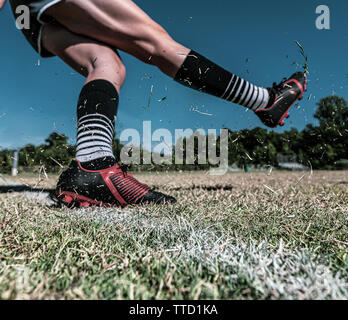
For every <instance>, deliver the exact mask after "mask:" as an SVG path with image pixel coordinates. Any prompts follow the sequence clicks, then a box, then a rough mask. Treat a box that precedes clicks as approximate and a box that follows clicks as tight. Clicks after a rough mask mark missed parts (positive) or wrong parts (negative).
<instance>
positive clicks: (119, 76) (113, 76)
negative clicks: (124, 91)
mask: <svg viewBox="0 0 348 320" xmlns="http://www.w3.org/2000/svg"><path fill="white" fill-rule="evenodd" d="M87 62H88V64H87V66H86V69H87V72H88V76H87V78H101V79H106V80H109V81H110V82H112V83H114V85H115V86H116V87H118V88H121V87H122V85H123V83H124V81H125V78H126V68H125V66H124V64H123V63H122V61H121V58H120V57H119V55H118V53H117V52H116V51H115V50H113V49H112V48H109V47H105V46H100V47H99V48H96V49H94V50H91V52H90V54H89V56H88V60H87Z"/></svg>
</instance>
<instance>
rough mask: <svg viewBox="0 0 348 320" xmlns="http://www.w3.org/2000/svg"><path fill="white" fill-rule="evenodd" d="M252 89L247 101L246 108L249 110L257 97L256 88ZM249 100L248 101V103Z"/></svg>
mask: <svg viewBox="0 0 348 320" xmlns="http://www.w3.org/2000/svg"><path fill="white" fill-rule="evenodd" d="M252 87H253V89H252V92H251V94H250V97H249V98H248V99H247V101H246V102H247V104H248V105H247V108H249V109H251V106H252V105H253V104H254V102H255V100H256V97H257V92H258V89H257V87H256V86H254V85H253V86H252ZM249 100H250V101H249Z"/></svg>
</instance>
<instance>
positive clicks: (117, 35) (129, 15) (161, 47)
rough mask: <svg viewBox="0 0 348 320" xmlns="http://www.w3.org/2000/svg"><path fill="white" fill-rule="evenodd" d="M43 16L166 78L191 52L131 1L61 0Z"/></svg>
mask: <svg viewBox="0 0 348 320" xmlns="http://www.w3.org/2000/svg"><path fill="white" fill-rule="evenodd" d="M46 13H47V14H49V15H51V16H53V17H54V18H55V19H56V20H57V21H58V22H59V23H60V24H62V25H63V26H65V27H66V28H67V29H69V30H71V31H73V32H74V33H77V34H81V35H85V36H87V37H90V38H93V39H96V40H98V41H101V42H104V43H107V44H108V45H111V46H113V47H116V48H119V49H120V50H122V51H125V52H127V53H129V54H131V55H133V56H135V57H136V58H138V59H140V60H142V61H143V62H146V63H149V64H153V65H156V66H157V67H159V68H160V69H161V70H162V71H163V72H164V73H166V74H167V75H169V76H174V75H175V74H176V72H177V70H178V69H179V67H180V66H181V65H182V63H183V61H184V60H185V58H186V56H187V54H188V53H189V52H190V50H189V49H188V48H186V47H184V46H183V45H181V44H179V43H177V42H176V41H174V40H173V39H172V38H171V37H170V36H169V34H168V33H167V32H166V31H165V30H164V29H163V28H162V27H161V26H160V25H159V24H157V23H156V22H155V21H153V20H152V19H151V18H150V17H149V16H148V15H147V14H146V13H145V12H144V11H143V10H142V9H140V8H139V7H138V6H137V5H136V4H135V3H134V2H132V1H131V0H88V1H86V0H63V1H61V2H59V3H58V4H56V5H54V6H52V7H50V8H49V9H48V10H47V11H46Z"/></svg>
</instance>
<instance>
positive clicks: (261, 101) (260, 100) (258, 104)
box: [255, 88, 265, 110]
mask: <svg viewBox="0 0 348 320" xmlns="http://www.w3.org/2000/svg"><path fill="white" fill-rule="evenodd" d="M260 90H261V92H262V98H261V99H259V101H258V103H257V104H256V105H255V109H256V110H257V109H259V108H261V107H262V103H263V98H264V96H265V93H264V91H263V90H262V88H260Z"/></svg>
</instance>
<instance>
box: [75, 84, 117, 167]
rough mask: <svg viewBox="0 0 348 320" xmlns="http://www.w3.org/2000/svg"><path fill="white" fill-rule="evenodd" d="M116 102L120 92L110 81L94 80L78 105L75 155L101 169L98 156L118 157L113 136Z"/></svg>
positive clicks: (83, 90) (82, 92)
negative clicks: (113, 150)
mask: <svg viewBox="0 0 348 320" xmlns="http://www.w3.org/2000/svg"><path fill="white" fill-rule="evenodd" d="M117 106H118V93H117V90H116V88H115V87H114V86H113V85H112V84H111V83H110V82H108V81H106V80H94V81H91V82H89V83H87V84H86V85H85V86H84V87H83V88H82V91H81V94H80V97H79V102H78V108H77V118H78V128H77V145H76V159H77V160H78V161H80V162H81V163H82V164H84V163H85V164H86V165H87V167H90V165H91V166H92V167H93V168H94V169H95V170H98V169H100V166H99V164H100V161H97V160H99V159H101V158H103V160H104V159H109V158H111V159H114V158H115V157H114V154H113V152H112V140H113V138H114V135H115V131H114V127H115V118H116V113H117ZM97 164H98V165H97ZM96 166H97V167H96ZM87 167H86V166H85V165H84V168H85V169H88V168H87Z"/></svg>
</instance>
